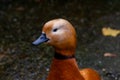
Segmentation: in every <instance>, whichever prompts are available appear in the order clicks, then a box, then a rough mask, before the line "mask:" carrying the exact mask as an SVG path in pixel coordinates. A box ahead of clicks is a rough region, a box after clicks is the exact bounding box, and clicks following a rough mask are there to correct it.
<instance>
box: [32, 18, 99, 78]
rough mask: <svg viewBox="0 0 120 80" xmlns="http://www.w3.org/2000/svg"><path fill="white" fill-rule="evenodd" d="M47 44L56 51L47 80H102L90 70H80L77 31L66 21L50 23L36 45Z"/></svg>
mask: <svg viewBox="0 0 120 80" xmlns="http://www.w3.org/2000/svg"><path fill="white" fill-rule="evenodd" d="M43 42H44V43H46V44H48V45H51V46H53V48H54V49H55V53H54V55H55V56H54V58H53V60H52V64H51V68H50V72H49V74H48V77H47V80H101V78H100V76H99V74H98V73H97V72H96V71H95V70H93V69H90V68H86V69H81V70H79V68H78V65H77V62H76V59H75V57H74V55H75V49H76V42H77V40H76V31H75V29H74V27H73V26H72V24H70V23H69V22H68V21H67V20H65V19H54V20H51V21H48V22H47V23H46V24H45V25H44V26H43V29H42V35H41V36H40V37H39V38H38V39H37V40H36V41H34V42H33V44H34V45H38V44H40V43H43Z"/></svg>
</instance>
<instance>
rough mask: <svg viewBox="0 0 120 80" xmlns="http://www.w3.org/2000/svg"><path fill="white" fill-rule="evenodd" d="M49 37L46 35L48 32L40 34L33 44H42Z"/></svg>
mask: <svg viewBox="0 0 120 80" xmlns="http://www.w3.org/2000/svg"><path fill="white" fill-rule="evenodd" d="M48 40H49V39H48V38H47V37H46V34H45V33H42V34H41V35H40V37H39V38H38V39H37V40H35V41H34V42H33V43H32V44H33V45H39V44H41V43H43V42H47V41H48Z"/></svg>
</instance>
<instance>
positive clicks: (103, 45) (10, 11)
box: [0, 0, 120, 80]
mask: <svg viewBox="0 0 120 80" xmlns="http://www.w3.org/2000/svg"><path fill="white" fill-rule="evenodd" d="M119 5H120V1H119V0H97V1H94V0H86V1H85V0H65V1H62V0H59V1H57V0H19V1H18V0H0V32H1V33H0V80H45V78H46V75H47V73H48V71H49V67H50V62H51V59H52V56H53V54H50V53H52V52H53V49H52V48H51V47H49V46H47V45H44V44H43V45H40V46H38V47H33V46H32V45H31V43H32V41H34V40H35V39H36V38H37V37H38V36H39V34H40V32H41V28H42V26H43V24H44V23H45V22H46V21H48V20H51V19H54V18H64V19H67V20H69V21H70V22H71V23H72V24H73V25H74V26H75V28H76V30H77V34H78V48H77V51H76V58H77V61H78V65H79V66H80V67H81V68H85V67H90V68H94V69H96V70H97V71H98V72H99V73H100V74H101V76H102V78H103V79H102V80H120V79H119V77H120V64H119V63H120V59H119V58H120V36H119V35H118V36H117V37H105V36H103V35H102V32H101V30H102V28H103V27H111V28H114V29H120V7H119ZM106 52H109V53H114V54H116V55H117V56H116V57H104V56H103V55H104V53H106Z"/></svg>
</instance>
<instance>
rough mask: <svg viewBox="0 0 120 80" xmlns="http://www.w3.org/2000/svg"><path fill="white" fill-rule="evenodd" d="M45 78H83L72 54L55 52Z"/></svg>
mask: <svg viewBox="0 0 120 80" xmlns="http://www.w3.org/2000/svg"><path fill="white" fill-rule="evenodd" d="M47 80H84V79H83V77H82V76H81V75H80V72H79V68H78V65H77V62H76V59H75V56H74V55H70V56H66V55H62V54H60V53H57V52H56V53H55V55H54V59H53V60H52V65H51V68H50V72H49V75H48V79H47Z"/></svg>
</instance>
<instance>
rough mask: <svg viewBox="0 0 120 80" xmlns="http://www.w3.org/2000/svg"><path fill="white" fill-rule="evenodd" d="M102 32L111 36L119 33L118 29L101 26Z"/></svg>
mask: <svg viewBox="0 0 120 80" xmlns="http://www.w3.org/2000/svg"><path fill="white" fill-rule="evenodd" d="M102 33H103V35H104V36H112V37H116V36H117V35H119V34H120V30H117V29H112V28H109V27H108V28H106V27H104V28H102Z"/></svg>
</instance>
